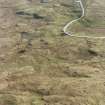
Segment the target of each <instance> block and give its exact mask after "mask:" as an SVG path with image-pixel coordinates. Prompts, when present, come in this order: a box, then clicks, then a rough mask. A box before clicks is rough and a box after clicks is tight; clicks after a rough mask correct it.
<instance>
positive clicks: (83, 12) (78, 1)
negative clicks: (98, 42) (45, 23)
mask: <svg viewBox="0 0 105 105" xmlns="http://www.w3.org/2000/svg"><path fill="white" fill-rule="evenodd" d="M76 2H77V3H79V4H80V6H81V9H82V15H81V17H79V18H77V19H75V20H72V21H70V22H69V23H67V24H66V25H65V26H64V28H63V32H64V34H65V35H69V36H72V37H78V38H93V39H104V38H105V37H92V36H76V35H72V34H71V33H69V32H67V29H68V27H70V26H71V25H72V24H73V23H75V22H76V21H79V20H80V19H82V18H83V17H84V16H85V9H84V6H83V3H82V1H81V0H77V1H76Z"/></svg>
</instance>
